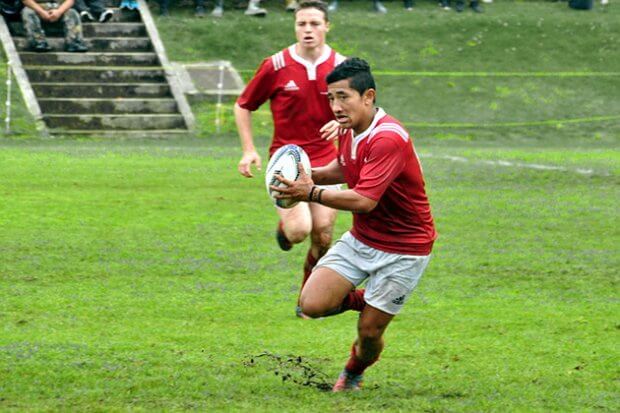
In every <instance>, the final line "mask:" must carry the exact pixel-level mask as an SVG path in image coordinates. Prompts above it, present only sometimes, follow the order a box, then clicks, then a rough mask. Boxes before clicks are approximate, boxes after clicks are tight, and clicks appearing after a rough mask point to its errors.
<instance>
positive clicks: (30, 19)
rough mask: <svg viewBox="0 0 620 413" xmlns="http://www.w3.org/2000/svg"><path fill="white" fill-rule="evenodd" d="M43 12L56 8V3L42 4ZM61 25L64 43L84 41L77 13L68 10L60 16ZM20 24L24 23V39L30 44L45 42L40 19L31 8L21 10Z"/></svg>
mask: <svg viewBox="0 0 620 413" xmlns="http://www.w3.org/2000/svg"><path fill="white" fill-rule="evenodd" d="M42 6H43V8H44V9H45V10H51V9H56V8H58V6H59V5H58V4H57V3H44V4H42ZM61 20H62V24H63V27H64V30H65V42H66V43H73V42H75V41H76V40H79V41H82V40H84V38H83V36H82V21H81V20H80V15H79V14H78V12H77V11H75V10H73V9H69V10H67V11H66V12H65V14H63V15H62V18H61ZM22 22H23V23H24V29H26V37H27V38H28V41H29V42H30V44H35V43H39V42H42V41H44V40H45V32H44V31H43V26H42V24H41V18H40V17H39V15H38V14H37V12H35V11H34V10H32V9H31V8H28V7H24V9H23V10H22Z"/></svg>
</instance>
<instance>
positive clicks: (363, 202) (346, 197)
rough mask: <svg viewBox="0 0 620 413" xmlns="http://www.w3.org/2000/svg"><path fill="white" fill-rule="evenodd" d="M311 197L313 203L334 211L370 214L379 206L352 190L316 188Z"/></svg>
mask: <svg viewBox="0 0 620 413" xmlns="http://www.w3.org/2000/svg"><path fill="white" fill-rule="evenodd" d="M319 191H320V195H319ZM311 197H312V199H311V200H310V201H311V202H318V203H320V204H321V205H325V206H328V207H330V208H334V209H340V210H342V211H352V212H358V213H368V212H371V211H372V210H373V209H375V207H376V206H377V202H376V201H374V200H372V199H370V198H366V197H365V196H362V195H360V194H358V193H357V192H355V191H354V190H352V189H348V190H346V191H333V190H329V189H323V190H321V189H319V188H315V189H314V190H313V191H312V192H311Z"/></svg>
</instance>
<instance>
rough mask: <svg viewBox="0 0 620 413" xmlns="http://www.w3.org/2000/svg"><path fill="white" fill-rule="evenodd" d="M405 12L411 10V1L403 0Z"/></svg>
mask: <svg viewBox="0 0 620 413" xmlns="http://www.w3.org/2000/svg"><path fill="white" fill-rule="evenodd" d="M405 10H407V11H411V10H413V0H405Z"/></svg>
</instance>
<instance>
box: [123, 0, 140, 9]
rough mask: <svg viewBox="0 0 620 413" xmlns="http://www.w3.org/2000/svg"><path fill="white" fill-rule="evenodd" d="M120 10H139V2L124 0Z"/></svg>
mask: <svg viewBox="0 0 620 413" xmlns="http://www.w3.org/2000/svg"><path fill="white" fill-rule="evenodd" d="M120 8H121V9H127V10H138V2H137V0H122V1H121V5H120Z"/></svg>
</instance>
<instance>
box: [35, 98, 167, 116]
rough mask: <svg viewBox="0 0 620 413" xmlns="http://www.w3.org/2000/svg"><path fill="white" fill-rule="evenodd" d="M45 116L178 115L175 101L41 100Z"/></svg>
mask: <svg viewBox="0 0 620 413" xmlns="http://www.w3.org/2000/svg"><path fill="white" fill-rule="evenodd" d="M39 105H40V106H41V110H42V111H43V113H45V114H50V115H51V114H72V115H77V114H83V113H91V114H92V113H97V114H139V113H141V114H156V113H157V114H164V113H170V114H172V113H174V114H177V113H178V108H177V104H176V102H175V100H174V99H135V98H129V99H127V98H117V99H91V98H88V99H75V98H74V99H65V98H63V99H58V98H47V99H39Z"/></svg>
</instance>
